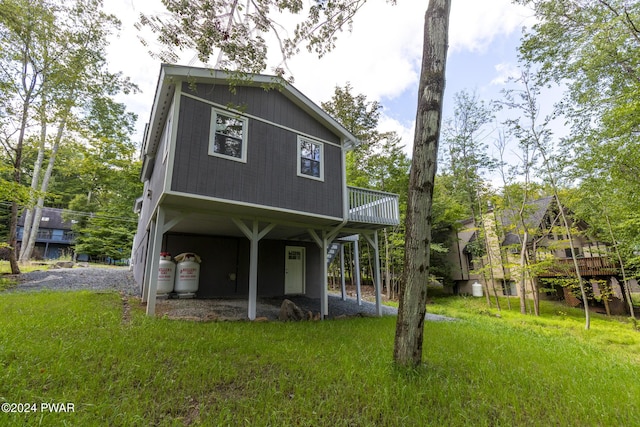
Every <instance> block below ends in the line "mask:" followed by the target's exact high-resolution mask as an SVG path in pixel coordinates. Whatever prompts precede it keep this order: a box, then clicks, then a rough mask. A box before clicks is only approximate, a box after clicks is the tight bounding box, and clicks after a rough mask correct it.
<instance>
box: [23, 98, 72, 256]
mask: <svg viewBox="0 0 640 427" xmlns="http://www.w3.org/2000/svg"><path fill="white" fill-rule="evenodd" d="M68 114H69V109H67V110H66V111H65V114H64V115H63V117H62V119H61V120H60V124H59V126H58V132H57V133H56V138H55V141H54V144H53V148H52V149H51V155H50V156H49V163H48V164H47V170H46V171H45V173H44V176H43V177H42V184H41V185H40V195H39V196H38V202H37V204H36V207H35V212H34V214H33V223H32V225H31V233H30V236H29V240H28V242H29V244H28V247H27V248H25V249H24V252H21V254H20V256H21V260H23V259H24V260H28V259H30V258H31V256H32V255H33V248H34V246H35V243H36V240H37V237H38V230H39V228H40V219H42V208H43V207H44V194H45V193H46V192H47V190H48V189H49V181H50V180H51V174H52V173H53V165H54V164H55V161H56V156H57V154H58V150H59V148H60V142H61V141H62V135H63V134H64V130H65V128H66V125H67V117H68ZM23 256H24V258H22V257H23Z"/></svg>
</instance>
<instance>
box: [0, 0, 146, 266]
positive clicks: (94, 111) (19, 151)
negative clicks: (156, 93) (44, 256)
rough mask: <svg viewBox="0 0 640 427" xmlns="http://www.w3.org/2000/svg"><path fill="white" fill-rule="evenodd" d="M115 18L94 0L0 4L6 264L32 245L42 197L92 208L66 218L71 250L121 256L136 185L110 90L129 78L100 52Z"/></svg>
mask: <svg viewBox="0 0 640 427" xmlns="http://www.w3.org/2000/svg"><path fill="white" fill-rule="evenodd" d="M119 25H120V22H119V21H118V20H117V18H116V17H115V16H113V15H108V14H105V13H104V12H103V11H102V1H101V0H76V1H73V2H68V1H58V0H7V1H4V2H2V4H1V5H0V143H1V144H2V156H1V158H0V160H1V166H0V194H1V195H2V196H3V197H2V198H3V200H6V201H8V202H9V209H8V212H6V213H5V217H6V220H7V221H6V222H7V225H5V228H4V231H5V233H6V234H7V236H6V237H7V238H6V242H7V244H6V247H7V248H8V252H9V253H8V257H9V261H10V263H11V270H12V272H13V273H18V272H19V265H18V261H26V260H29V259H30V258H31V257H32V255H33V249H34V246H35V240H36V237H37V233H38V227H39V224H40V220H41V217H42V210H43V208H44V207H45V206H60V207H63V208H68V209H70V210H71V211H81V212H90V213H92V214H94V215H92V216H90V217H85V216H73V214H70V215H69V218H67V219H74V220H76V221H75V222H76V224H75V226H74V228H75V231H76V233H77V236H78V237H77V241H76V248H75V249H76V251H77V252H84V253H88V254H93V255H101V256H111V257H117V258H126V257H128V252H129V250H130V245H131V244H130V241H131V239H132V234H133V233H132V230H135V227H132V225H131V223H133V222H134V221H135V215H134V214H133V212H132V208H131V206H132V197H135V196H134V194H136V193H139V192H140V191H141V189H140V188H141V187H140V185H139V184H138V183H136V175H137V173H138V169H139V164H138V163H137V162H136V161H135V158H134V155H135V151H136V146H135V144H134V143H133V142H132V141H131V134H132V132H133V127H134V124H135V120H136V116H135V115H134V114H132V113H130V112H127V110H126V107H125V106H124V105H122V104H120V103H118V102H116V101H115V100H114V95H116V94H118V93H122V92H124V93H127V92H129V91H135V90H137V88H136V86H135V85H134V84H133V83H132V82H130V81H129V79H128V78H126V77H124V76H122V75H121V74H120V73H114V72H111V71H109V69H108V64H107V60H106V48H107V45H108V41H107V40H108V37H109V35H111V34H112V33H113V32H115V31H118V29H119ZM125 207H127V208H125ZM21 214H22V215H23V216H24V230H23V239H22V244H21V246H20V250H19V252H18V246H17V224H18V218H19V216H20V215H21Z"/></svg>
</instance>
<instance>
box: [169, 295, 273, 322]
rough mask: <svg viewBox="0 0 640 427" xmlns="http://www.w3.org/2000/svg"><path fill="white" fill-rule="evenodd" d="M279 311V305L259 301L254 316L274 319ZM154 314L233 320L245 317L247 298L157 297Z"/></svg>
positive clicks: (201, 319)
mask: <svg viewBox="0 0 640 427" xmlns="http://www.w3.org/2000/svg"><path fill="white" fill-rule="evenodd" d="M279 312H280V306H279V305H273V304H270V303H268V302H265V301H259V302H258V304H257V308H256V318H263V320H276V319H277V318H278V313H279ZM156 314H157V315H158V316H160V317H166V318H169V319H181V320H194V321H233V320H246V319H247V317H248V316H247V300H245V299H242V300H240V299H159V300H158V301H157V302H156Z"/></svg>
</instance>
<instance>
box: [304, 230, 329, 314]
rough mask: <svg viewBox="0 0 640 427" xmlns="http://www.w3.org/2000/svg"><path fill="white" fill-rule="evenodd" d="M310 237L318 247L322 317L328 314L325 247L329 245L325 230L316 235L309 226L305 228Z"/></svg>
mask: <svg viewBox="0 0 640 427" xmlns="http://www.w3.org/2000/svg"><path fill="white" fill-rule="evenodd" d="M307 231H308V232H309V235H310V236H311V238H312V239H313V240H314V241H315V242H316V245H318V246H319V247H320V275H321V277H320V286H321V288H320V317H321V318H322V319H324V317H325V316H328V315H329V294H328V293H327V287H328V285H329V284H328V282H327V248H328V246H329V243H328V241H327V240H328V239H327V232H326V231H322V238H320V236H318V233H316V231H315V230H313V229H311V228H309V229H308V230H307Z"/></svg>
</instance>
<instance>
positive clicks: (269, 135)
mask: <svg viewBox="0 0 640 427" xmlns="http://www.w3.org/2000/svg"><path fill="white" fill-rule="evenodd" d="M198 89H199V92H201V93H198V95H199V96H201V97H203V98H205V97H206V98H214V95H215V97H217V98H216V102H217V103H220V104H223V105H226V104H228V103H229V102H237V103H246V113H247V114H251V115H255V116H259V117H262V118H264V119H266V120H269V121H273V122H276V123H279V124H281V125H283V126H286V127H289V128H291V129H294V131H290V130H287V129H283V128H281V127H277V126H274V125H272V124H269V123H265V122H262V121H260V120H255V119H251V118H250V119H249V123H248V141H247V162H246V163H242V162H236V161H233V160H228V159H223V158H219V157H215V156H209V155H208V146H209V126H210V121H211V105H210V104H207V103H205V102H201V101H198V100H196V99H192V98H189V97H186V96H183V97H182V98H181V104H180V115H179V123H178V129H177V142H176V151H175V162H174V169H173V179H172V184H171V189H172V190H174V191H179V192H184V193H191V194H198V195H202V196H208V197H216V198H221V199H227V200H233V201H238V202H245V203H252V204H258V205H263V206H269V207H274V208H282V209H290V210H296V211H303V212H308V213H311V214H318V215H326V216H333V217H342V191H343V185H342V176H341V173H342V169H343V167H342V153H341V149H340V147H338V146H334V145H331V144H326V143H325V144H324V182H322V181H316V180H312V179H308V178H304V177H299V176H297V166H298V164H297V162H299V159H298V151H297V144H298V141H297V137H298V135H299V133H303V134H306V135H312V136H315V137H316V138H318V139H320V140H323V141H331V142H335V143H339V141H338V137H337V136H336V135H334V134H333V133H331V132H330V131H329V130H328V129H327V128H326V127H324V126H322V125H321V124H320V123H319V122H318V121H317V120H315V119H314V118H312V117H311V116H310V115H308V114H307V113H306V112H304V111H302V110H301V109H300V108H298V107H297V106H296V105H294V104H293V103H292V102H291V101H289V100H288V99H287V98H285V97H284V96H283V95H282V94H280V93H279V92H277V91H275V90H272V91H269V92H265V91H264V90H262V89H259V88H242V87H239V88H237V89H236V95H235V97H236V98H234V100H232V99H231V98H233V97H234V95H233V94H232V93H231V92H229V90H228V88H226V87H224V86H216V87H214V88H212V87H211V86H207V87H206V88H201V87H199V88H198ZM249 98H251V102H250V99H249Z"/></svg>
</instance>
